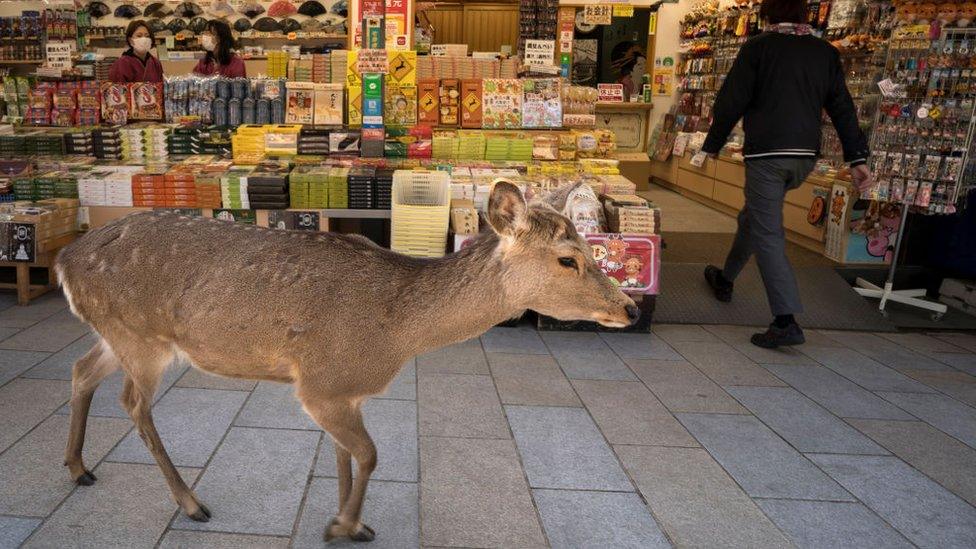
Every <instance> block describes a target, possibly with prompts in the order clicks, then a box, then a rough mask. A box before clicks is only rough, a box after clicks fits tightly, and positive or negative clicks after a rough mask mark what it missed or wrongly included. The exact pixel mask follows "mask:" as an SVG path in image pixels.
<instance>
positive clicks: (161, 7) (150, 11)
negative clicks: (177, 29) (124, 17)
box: [142, 2, 173, 17]
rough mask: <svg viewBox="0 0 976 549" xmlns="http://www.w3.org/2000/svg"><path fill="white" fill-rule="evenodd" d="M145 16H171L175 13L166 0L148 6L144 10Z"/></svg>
mask: <svg viewBox="0 0 976 549" xmlns="http://www.w3.org/2000/svg"><path fill="white" fill-rule="evenodd" d="M142 15H143V17H169V16H170V15H173V8H171V7H169V6H168V5H167V4H166V3H165V2H154V3H152V4H149V5H148V6H146V9H144V10H143V11H142Z"/></svg>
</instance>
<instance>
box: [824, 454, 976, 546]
mask: <svg viewBox="0 0 976 549" xmlns="http://www.w3.org/2000/svg"><path fill="white" fill-rule="evenodd" d="M809 457H810V459H812V460H813V461H814V462H816V463H817V465H819V466H820V468H821V469H823V470H824V471H826V472H827V473H828V474H830V476H832V477H833V478H834V479H836V480H837V481H838V482H840V483H841V484H843V485H844V487H845V488H847V489H848V490H850V492H851V493H852V494H854V495H855V496H857V498H858V499H860V500H861V502H863V503H864V504H865V505H867V506H868V507H869V508H871V510H872V511H874V512H875V513H877V514H878V515H879V516H880V517H881V518H883V519H884V520H886V521H887V522H888V524H890V525H892V526H893V527H894V528H895V529H897V530H898V531H899V532H901V533H902V535H904V536H905V537H907V538H908V539H909V540H911V541H912V542H913V543H915V544H917V545H919V546H921V547H973V546H976V509H974V508H973V507H972V506H970V505H969V504H967V503H966V502H964V501H963V500H961V499H959V498H958V497H956V496H954V495H953V494H952V493H951V492H949V491H948V490H946V489H945V488H942V487H941V486H939V485H938V484H936V483H935V482H933V481H932V480H930V479H929V478H928V477H926V476H925V475H923V474H921V473H919V472H918V471H916V470H914V469H912V468H911V467H910V466H908V465H906V464H905V462H903V461H901V460H900V459H898V458H895V457H884V456H839V455H828V454H813V455H810V456H809Z"/></svg>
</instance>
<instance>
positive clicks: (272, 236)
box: [58, 212, 410, 337]
mask: <svg viewBox="0 0 976 549" xmlns="http://www.w3.org/2000/svg"><path fill="white" fill-rule="evenodd" d="M409 264H410V260H409V259H407V258H403V257H402V256H398V255H396V254H393V253H392V252H390V251H388V250H384V249H382V248H379V247H378V246H375V245H372V244H371V243H369V242H368V241H366V240H365V239H363V238H362V237H349V236H344V235H336V234H331V233H307V232H300V231H280V230H272V229H265V228H260V227H254V226H246V225H238V224H234V223H228V222H224V221H217V220H212V219H205V218H192V217H187V216H181V215H177V214H174V213H168V212H165V213H164V212H159V213H156V212H151V213H141V214H136V215H132V216H129V217H126V218H123V219H121V220H117V221H115V222H112V223H110V224H108V225H105V226H104V227H101V228H99V229H97V230H94V231H92V232H91V233H89V234H87V235H85V236H84V237H82V238H81V239H79V240H78V241H76V242H74V243H73V244H71V245H70V246H68V247H67V248H65V249H64V250H63V251H62V253H61V254H60V256H59V257H58V269H59V271H60V273H61V276H62V282H63V284H64V286H65V288H66V291H67V293H69V299H70V300H71V303H72V306H73V308H74V309H75V311H76V314H78V315H79V316H81V317H82V318H83V319H85V320H86V321H88V322H89V323H91V324H93V325H95V327H96V329H98V326H97V323H98V322H99V321H100V319H101V318H105V317H112V318H117V319H120V320H124V321H125V322H127V324H128V325H130V326H137V327H138V328H139V329H140V331H145V330H148V331H157V332H166V331H167V330H176V331H177V333H175V334H172V335H174V336H176V337H179V335H180V334H179V333H178V332H179V331H180V330H186V331H192V330H194V329H201V328H207V329H209V330H213V329H216V327H223V328H224V329H225V330H232V329H244V328H245V327H246V326H249V325H253V324H255V323H260V324H261V325H263V326H268V325H272V324H276V325H277V324H284V325H286V326H287V325H293V324H295V323H298V324H301V323H302V322H305V321H307V320H309V319H313V318H318V319H321V318H323V315H327V316H331V317H335V318H336V320H337V322H338V321H340V320H341V321H342V322H345V323H349V322H350V321H354V320H355V319H354V318H351V317H352V316H362V315H364V314H368V313H367V311H368V310H369V308H370V306H371V304H373V303H375V304H376V306H378V307H382V306H383V305H382V301H381V300H378V299H371V296H373V295H375V294H378V293H385V292H384V291H389V290H391V288H392V286H393V285H395V284H396V283H397V281H398V280H401V279H402V278H403V274H404V272H406V271H407V270H409ZM319 324H321V322H320V323H319Z"/></svg>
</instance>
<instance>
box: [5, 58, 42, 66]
mask: <svg viewBox="0 0 976 549" xmlns="http://www.w3.org/2000/svg"><path fill="white" fill-rule="evenodd" d="M43 64H44V60H43V59H35V60H28V59H9V60H0V65H43Z"/></svg>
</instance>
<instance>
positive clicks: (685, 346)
mask: <svg viewBox="0 0 976 549" xmlns="http://www.w3.org/2000/svg"><path fill="white" fill-rule="evenodd" d="M673 345H674V348H675V349H676V350H677V351H678V352H679V353H681V356H683V357H685V359H687V360H688V362H690V363H692V364H694V365H695V366H696V367H697V368H698V369H699V370H701V371H702V373H704V374H705V375H706V376H708V377H709V378H711V380H712V381H714V382H715V383H717V384H719V385H722V386H728V385H758V386H763V387H776V386H784V385H786V384H785V383H783V382H782V381H780V380H779V378H777V377H776V376H774V375H773V374H771V373H769V372H767V371H766V370H764V369H763V368H762V366H760V365H758V364H756V363H755V362H753V361H752V360H750V359H749V358H748V357H746V356H745V355H743V354H742V353H740V352H738V351H736V350H735V349H733V348H732V347H730V346H729V345H728V344H727V343H723V342H721V341H679V342H676V343H673Z"/></svg>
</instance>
